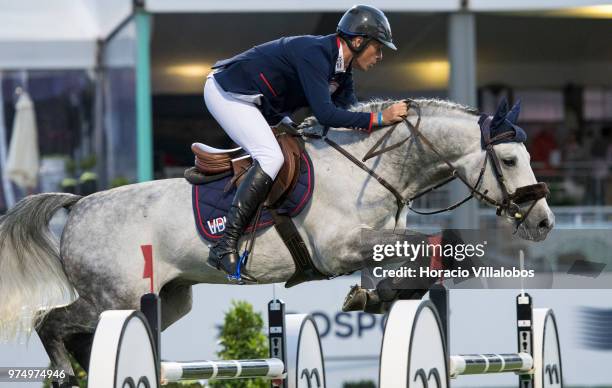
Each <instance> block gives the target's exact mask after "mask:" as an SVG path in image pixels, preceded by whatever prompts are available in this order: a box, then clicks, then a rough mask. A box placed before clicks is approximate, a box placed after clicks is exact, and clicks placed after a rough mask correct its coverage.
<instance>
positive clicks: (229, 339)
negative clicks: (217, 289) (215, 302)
mask: <svg viewBox="0 0 612 388" xmlns="http://www.w3.org/2000/svg"><path fill="white" fill-rule="evenodd" d="M219 344H220V345H221V350H220V351H219V352H217V356H218V357H219V358H220V359H224V360H241V359H253V358H255V359H257V358H267V357H268V342H267V337H266V335H265V334H264V333H263V318H262V317H261V313H256V312H254V311H253V306H252V305H251V304H249V303H248V302H244V301H232V307H231V308H230V310H229V311H228V312H227V313H226V314H225V320H224V322H223V327H222V328H221V333H220V336H219ZM210 386H211V387H213V388H222V387H223V388H226V387H231V388H268V387H269V386H270V382H269V381H268V380H264V379H239V380H223V381H211V382H210Z"/></svg>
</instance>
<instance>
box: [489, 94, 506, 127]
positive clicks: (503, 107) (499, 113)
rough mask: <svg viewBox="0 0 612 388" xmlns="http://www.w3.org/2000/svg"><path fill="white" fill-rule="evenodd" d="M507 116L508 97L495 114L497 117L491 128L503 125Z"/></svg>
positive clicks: (494, 117) (503, 100) (502, 101)
mask: <svg viewBox="0 0 612 388" xmlns="http://www.w3.org/2000/svg"><path fill="white" fill-rule="evenodd" d="M507 114H508V100H506V97H504V98H503V99H502V100H501V102H500V103H499V106H498V107H497V112H495V116H493V120H492V121H491V128H495V127H497V126H498V125H499V124H501V123H502V122H503V121H504V120H505V119H506V115H507Z"/></svg>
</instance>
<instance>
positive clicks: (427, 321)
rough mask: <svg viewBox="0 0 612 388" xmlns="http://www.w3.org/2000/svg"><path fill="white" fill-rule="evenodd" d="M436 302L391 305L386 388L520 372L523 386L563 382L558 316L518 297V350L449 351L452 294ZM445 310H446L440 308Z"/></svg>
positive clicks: (382, 380)
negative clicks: (459, 377) (449, 315)
mask: <svg viewBox="0 0 612 388" xmlns="http://www.w3.org/2000/svg"><path fill="white" fill-rule="evenodd" d="M431 293H432V294H434V293H438V295H437V296H435V297H434V296H432V297H431V298H432V300H435V301H436V303H435V304H434V303H432V302H431V301H428V300H426V301H414V300H402V301H397V302H395V304H394V305H393V307H392V308H391V311H390V312H389V316H388V318H387V323H386V326H385V332H384V336H383V343H382V349H381V356H380V370H379V387H380V388H428V387H432V388H433V387H435V388H448V387H449V386H450V379H451V378H456V377H457V376H459V375H475V374H487V373H504V372H514V373H516V374H518V375H519V376H518V384H517V386H518V387H519V388H549V387H563V374H562V368H561V352H560V347H559V338H558V331H557V324H556V321H555V316H554V314H553V312H552V310H550V309H545V308H539V309H532V304H531V297H530V296H529V295H528V294H524V293H523V294H520V295H519V296H518V297H517V329H518V330H517V334H518V335H517V342H518V352H517V353H503V354H500V353H492V354H464V355H461V354H460V355H452V356H451V355H449V351H448V344H449V341H448V338H449V334H448V329H447V328H448V322H447V320H446V318H444V319H441V316H442V317H448V294H447V291H446V290H442V293H443V295H444V297H440V289H437V290H434V291H431ZM439 312H440V313H439Z"/></svg>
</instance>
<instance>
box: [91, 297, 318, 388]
mask: <svg viewBox="0 0 612 388" xmlns="http://www.w3.org/2000/svg"><path fill="white" fill-rule="evenodd" d="M141 310H142V312H140V311H133V310H111V311H105V312H103V313H102V314H101V315H100V321H99V323H98V326H97V328H96V332H95V335H94V340H93V346H92V350H91V358H90V363H89V374H88V387H89V388H159V387H160V385H162V384H167V383H169V382H175V381H185V380H204V379H217V380H229V379H241V378H255V377H261V378H266V379H270V380H271V383H272V386H273V387H282V388H302V387H303V388H306V387H308V388H311V387H313V388H314V387H316V388H325V367H324V363H323V352H322V349H321V342H320V339H319V332H318V330H317V326H316V324H315V322H314V320H313V319H312V318H311V317H310V316H308V315H305V314H287V315H285V304H284V303H283V302H281V301H279V300H273V301H271V302H270V303H269V304H268V321H269V340H270V356H271V358H269V359H254V360H218V361H209V360H205V361H189V362H174V361H160V359H159V354H160V336H161V331H160V330H159V328H160V317H161V314H160V302H159V298H158V297H157V295H154V294H147V295H145V296H143V298H142V300H141Z"/></svg>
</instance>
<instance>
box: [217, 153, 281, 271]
mask: <svg viewBox="0 0 612 388" xmlns="http://www.w3.org/2000/svg"><path fill="white" fill-rule="evenodd" d="M272 182H273V181H272V179H271V178H270V177H269V176H268V174H266V173H265V172H264V170H262V168H261V167H260V166H259V163H258V162H257V161H255V162H254V163H253V166H251V168H250V169H249V171H247V173H246V176H245V177H244V180H243V181H242V182H241V183H240V186H239V187H238V191H237V192H236V195H235V196H234V200H233V202H232V206H231V207H230V210H229V211H228V213H227V217H226V222H225V232H224V233H223V236H222V237H221V240H219V242H217V243H216V244H215V245H214V246H213V247H212V248H211V250H210V254H209V256H208V264H210V265H211V266H213V267H214V268H216V269H221V270H223V271H224V272H225V273H227V274H228V275H233V274H235V273H236V266H237V265H238V262H239V261H240V254H239V253H238V247H237V246H238V240H239V239H240V236H241V235H242V232H243V231H244V229H245V228H246V227H247V226H248V225H249V222H251V219H252V218H253V216H254V215H255V213H256V212H257V208H258V207H259V205H260V204H261V203H262V202H263V201H264V200H265V199H266V197H267V196H268V193H269V192H270V188H271V187H272ZM241 278H242V280H245V281H247V282H256V280H255V279H254V278H252V277H251V276H249V275H248V274H247V273H246V271H245V269H244V268H242V269H241Z"/></svg>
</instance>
